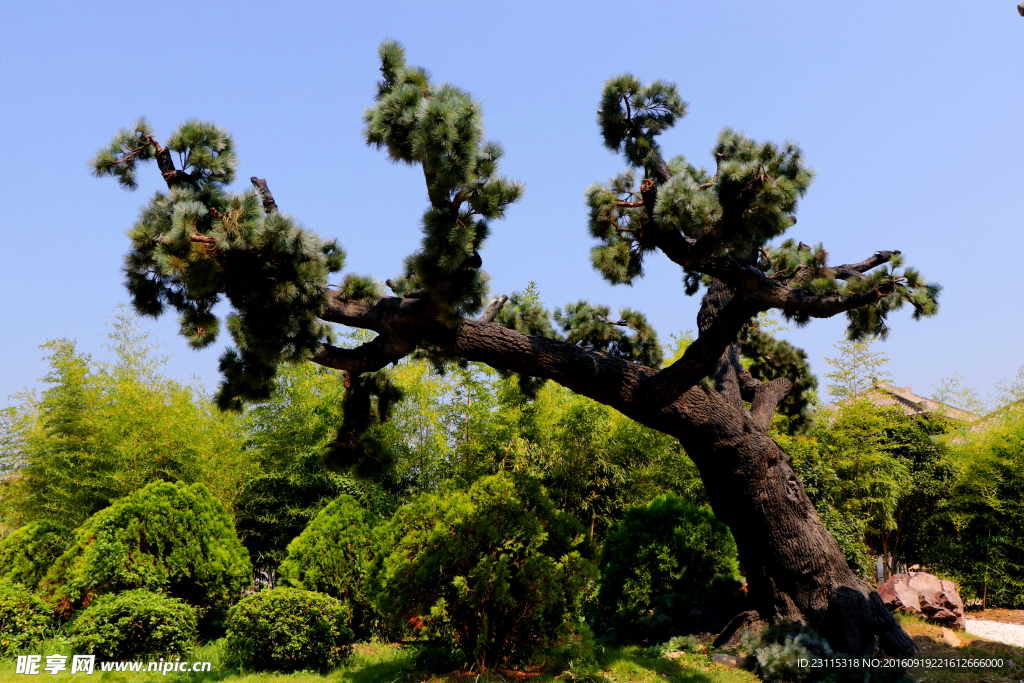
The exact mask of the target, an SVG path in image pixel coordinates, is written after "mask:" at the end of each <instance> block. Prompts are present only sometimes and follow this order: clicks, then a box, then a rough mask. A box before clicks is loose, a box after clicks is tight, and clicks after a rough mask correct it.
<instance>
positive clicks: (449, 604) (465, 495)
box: [372, 476, 596, 670]
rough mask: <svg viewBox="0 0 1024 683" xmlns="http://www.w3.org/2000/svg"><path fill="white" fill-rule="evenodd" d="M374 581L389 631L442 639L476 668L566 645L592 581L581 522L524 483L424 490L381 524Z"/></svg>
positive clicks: (497, 479) (494, 481)
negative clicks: (413, 630) (408, 628)
mask: <svg viewBox="0 0 1024 683" xmlns="http://www.w3.org/2000/svg"><path fill="white" fill-rule="evenodd" d="M380 539H381V551H380V552H381V555H380V558H379V559H378V565H377V566H378V568H377V571H376V573H375V575H374V578H373V589H372V592H373V599H374V603H375V605H376V607H377V609H378V611H379V612H380V613H381V615H383V616H384V617H385V618H386V619H388V620H389V622H390V624H391V625H392V626H394V627H396V628H401V627H402V626H405V625H408V624H411V625H412V626H413V627H414V628H418V629H419V631H420V634H421V635H430V636H433V637H435V638H436V637H446V638H450V639H451V640H452V641H453V642H454V645H455V646H456V647H457V648H458V649H461V650H463V651H465V652H466V653H468V654H471V655H472V656H473V658H474V659H475V660H476V662H477V664H478V665H479V666H480V669H481V670H486V669H487V668H494V667H496V666H499V665H500V664H501V663H502V662H503V661H504V660H505V659H506V658H514V659H517V660H520V661H521V660H524V659H528V658H529V657H531V656H532V655H534V654H535V653H537V652H538V651H539V650H541V649H542V648H549V647H552V646H554V645H557V644H558V642H559V641H561V640H565V639H568V638H569V637H570V636H571V635H572V633H573V631H574V629H576V628H578V625H579V624H580V619H579V616H580V612H581V607H582V602H583V599H584V596H585V592H586V590H587V587H588V585H589V584H590V583H591V582H593V580H594V579H595V578H596V568H595V566H594V564H593V562H591V561H590V559H589V558H590V556H591V555H592V549H591V546H590V544H589V542H587V541H586V540H585V539H586V536H585V533H584V529H583V527H582V525H581V524H580V523H579V522H577V521H576V520H574V519H572V518H571V517H569V516H568V515H567V514H565V513H564V512H561V511H560V510H558V509H556V508H555V506H554V505H553V504H552V502H551V501H550V500H549V499H548V498H547V496H546V495H545V494H544V490H543V488H541V486H540V485H539V484H538V483H536V482H535V481H532V480H518V481H513V480H512V479H510V478H508V477H506V476H490V477H484V478H482V479H480V480H478V481H477V482H476V483H475V484H473V486H472V487H470V489H469V490H467V491H456V490H447V491H442V492H438V493H432V494H424V495H421V496H419V497H417V498H415V499H413V501H412V502H411V503H410V504H409V505H406V506H404V507H402V508H400V509H399V510H398V511H397V512H396V513H395V515H394V517H392V519H391V521H390V522H389V523H388V524H387V525H386V526H384V527H383V528H382V531H381V534H380Z"/></svg>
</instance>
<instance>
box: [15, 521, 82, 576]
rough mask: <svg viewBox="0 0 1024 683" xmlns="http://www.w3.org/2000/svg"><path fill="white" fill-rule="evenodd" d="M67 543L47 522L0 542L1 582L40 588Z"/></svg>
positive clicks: (31, 524)
mask: <svg viewBox="0 0 1024 683" xmlns="http://www.w3.org/2000/svg"><path fill="white" fill-rule="evenodd" d="M65 541H66V539H65V538H64V535H63V534H61V533H60V531H59V530H58V529H56V528H55V527H53V526H52V525H51V524H49V523H48V522H30V523H29V524H26V525H25V526H23V527H21V528H20V529H17V530H16V531H15V532H14V533H12V534H11V535H9V536H7V538H5V539H3V540H2V541H0V581H9V582H11V583H17V584H21V585H23V586H25V587H27V588H29V589H30V590H36V589H37V588H38V587H39V584H40V582H41V581H42V580H43V577H44V576H46V572H47V571H49V569H50V565H52V564H53V562H54V561H55V560H56V559H57V558H58V557H60V556H61V554H62V553H63V552H64V545H65Z"/></svg>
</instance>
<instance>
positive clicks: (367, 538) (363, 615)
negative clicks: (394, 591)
mask: <svg viewBox="0 0 1024 683" xmlns="http://www.w3.org/2000/svg"><path fill="white" fill-rule="evenodd" d="M372 523H373V516H372V515H371V514H370V513H369V512H367V511H366V510H365V509H364V508H363V507H362V506H361V505H359V503H357V502H356V500H355V498H353V497H352V496H340V497H338V498H337V500H335V501H333V502H332V503H330V504H329V505H328V506H327V507H325V508H324V509H323V510H322V511H321V512H320V514H318V515H317V516H316V517H315V518H314V519H313V521H312V522H310V523H309V526H307V527H306V529H305V530H304V531H303V532H302V533H301V534H299V536H298V537H297V538H296V539H295V540H293V541H292V542H291V544H290V545H289V546H288V557H287V558H286V559H285V561H284V562H283V563H282V564H281V569H280V572H279V578H280V581H281V585H283V586H291V587H293V588H302V589H305V590H310V591H318V592H320V593H325V594H327V595H330V596H331V597H333V598H337V599H338V600H341V601H342V602H343V603H345V606H346V608H347V610H348V611H349V613H350V614H351V615H352V623H351V624H350V625H357V626H360V627H362V628H363V629H365V628H367V627H368V626H369V624H368V621H369V612H370V610H369V605H368V602H367V598H366V586H365V584H366V575H367V571H368V570H369V569H370V563H371V561H372V559H373V549H374V540H373V532H372V530H371V524H372Z"/></svg>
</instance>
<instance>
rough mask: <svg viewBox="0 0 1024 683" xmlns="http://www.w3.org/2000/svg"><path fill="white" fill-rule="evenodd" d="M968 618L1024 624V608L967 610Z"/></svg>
mask: <svg viewBox="0 0 1024 683" xmlns="http://www.w3.org/2000/svg"><path fill="white" fill-rule="evenodd" d="M964 616H966V617H967V618H968V619H987V620H988V621H998V622H999V623H1001V624H1021V625H1024V609H985V610H982V609H979V610H971V611H970V612H967V614H966V615H964Z"/></svg>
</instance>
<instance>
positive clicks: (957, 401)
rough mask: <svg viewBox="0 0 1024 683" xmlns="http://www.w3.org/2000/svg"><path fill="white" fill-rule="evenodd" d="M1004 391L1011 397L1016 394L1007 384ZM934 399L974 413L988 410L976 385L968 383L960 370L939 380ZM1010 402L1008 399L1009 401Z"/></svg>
mask: <svg viewBox="0 0 1024 683" xmlns="http://www.w3.org/2000/svg"><path fill="white" fill-rule="evenodd" d="M1011 386H1012V385H1011ZM1002 393H1004V394H1008V395H1009V396H1008V398H1009V397H1012V396H1014V395H1015V393H1016V392H1014V391H1013V390H1012V388H1010V387H1009V386H1007V388H1005V389H1003V391H1002ZM932 400H933V401H935V402H936V403H941V404H943V405H946V406H954V407H957V408H962V409H964V410H966V411H969V412H972V413H978V414H984V413H987V412H988V403H987V402H986V401H985V400H984V399H983V398H982V397H981V396H980V395H979V394H978V392H977V390H976V389H974V387H972V386H971V385H970V384H968V383H967V380H966V379H964V377H963V375H961V374H960V373H959V372H954V373H953V374H952V375H951V376H950V377H947V378H945V379H942V380H940V381H939V386H938V387H936V389H935V392H934V393H933V394H932ZM1009 402H1010V401H1007V403H1009Z"/></svg>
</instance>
